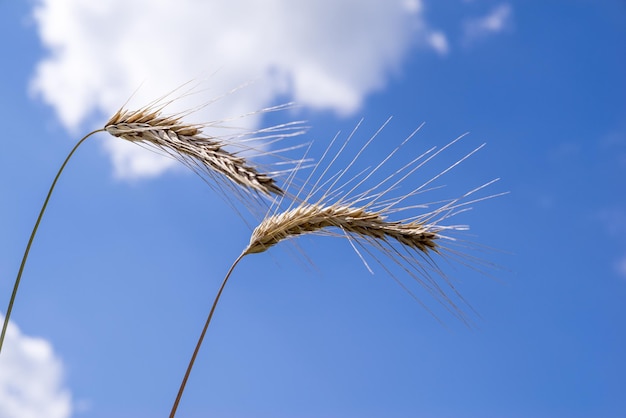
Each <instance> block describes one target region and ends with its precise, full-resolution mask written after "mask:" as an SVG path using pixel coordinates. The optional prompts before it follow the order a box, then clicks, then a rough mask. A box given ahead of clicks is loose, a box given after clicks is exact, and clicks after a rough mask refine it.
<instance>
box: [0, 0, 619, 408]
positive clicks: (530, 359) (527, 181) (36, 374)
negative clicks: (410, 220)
mask: <svg viewBox="0 0 626 418" xmlns="http://www.w3.org/2000/svg"><path fill="white" fill-rule="evenodd" d="M83 3H84V2H80V1H78V0H73V1H66V2H63V3H61V2H54V1H43V0H42V1H30V2H7V1H5V2H0V16H1V17H0V19H1V23H2V24H1V25H0V31H1V32H0V35H1V37H2V39H3V42H2V43H1V44H0V45H1V48H2V51H1V52H2V56H3V57H5V60H4V63H5V64H4V65H3V69H2V74H3V77H2V79H1V81H0V107H1V114H2V115H3V121H4V123H3V125H4V136H3V138H4V140H3V151H2V152H1V153H0V170H1V173H0V196H2V204H0V231H2V232H1V234H0V236H1V237H2V238H1V239H0V246H1V249H0V296H1V297H2V299H3V301H2V304H3V305H1V307H0V309H2V310H3V311H4V309H5V306H6V305H5V304H6V303H8V299H9V295H10V292H11V289H12V286H13V280H14V277H15V274H16V273H17V269H18V267H19V263H20V260H21V256H22V252H23V250H24V247H25V245H26V242H27V239H28V235H29V234H30V231H31V229H32V226H33V223H34V221H35V218H36V216H37V213H38V211H39V208H40V205H41V203H42V201H43V199H44V197H45V194H46V192H47V189H48V187H49V185H50V183H51V181H52V179H53V177H54V174H55V173H56V170H57V169H58V168H59V166H60V164H61V163H62V161H63V159H64V158H65V156H66V155H67V153H68V152H69V150H70V149H71V147H72V145H73V144H74V143H75V142H76V141H77V140H78V139H79V138H80V137H81V136H82V134H84V133H86V132H88V131H89V130H91V129H93V128H94V127H99V126H101V124H102V123H103V122H104V121H106V120H107V119H108V117H109V116H110V114H111V112H114V111H115V110H116V109H117V108H118V107H119V106H120V105H121V104H122V103H124V102H125V101H126V99H127V98H128V97H129V96H130V95H131V94H132V92H133V91H135V90H136V89H137V87H139V86H140V85H142V83H144V84H143V85H142V88H141V89H140V92H139V93H138V95H137V96H136V97H135V99H134V101H133V103H135V104H139V105H141V104H142V101H143V103H145V100H147V99H145V98H155V97H158V96H160V95H162V94H164V93H167V92H168V91H169V90H170V89H171V88H173V87H176V86H177V85H180V84H182V83H184V82H186V81H188V80H189V79H192V78H197V77H198V76H199V75H200V76H203V75H206V74H209V76H208V77H206V78H207V79H206V81H205V82H204V84H203V87H205V86H208V90H207V91H206V96H204V95H197V96H198V97H196V99H197V100H200V101H208V100H211V99H212V98H214V97H216V96H219V95H221V94H222V93H224V92H227V91H229V90H230V89H232V88H235V87H237V86H239V85H241V84H243V83H246V82H248V81H250V80H255V82H254V83H253V84H252V85H251V86H249V87H246V88H244V89H242V90H240V91H238V92H236V93H235V94H232V95H228V96H227V97H226V98H224V99H223V100H220V101H218V102H216V103H215V104H214V105H212V106H210V108H209V109H208V110H206V111H205V112H204V113H203V112H200V113H199V114H197V115H195V116H196V117H199V118H201V119H202V120H209V121H210V120H214V119H221V118H226V117H229V116H237V115H240V114H243V113H246V112H248V111H250V110H256V109H260V108H262V107H265V106H268V105H272V104H276V103H281V102H284V101H291V100H293V101H295V102H296V103H297V104H298V106H299V107H298V110H295V111H289V112H285V113H282V114H279V115H272V116H271V117H270V118H262V117H257V116H253V117H251V118H247V119H244V120H241V121H239V122H238V123H240V124H241V125H242V126H243V127H260V126H264V125H266V124H269V123H277V122H288V121H290V120H295V119H306V120H307V125H309V126H310V127H311V128H310V130H309V132H308V133H307V134H306V135H305V136H304V137H302V138H299V139H298V140H297V141H300V140H301V141H309V140H312V139H314V140H315V145H314V146H313V148H312V151H311V153H312V155H313V156H314V157H315V156H319V155H321V152H322V151H323V149H324V148H325V147H326V145H327V144H328V142H330V140H331V139H332V138H333V136H334V135H335V134H336V133H337V132H338V131H341V132H343V133H344V134H347V132H349V131H351V130H352V128H353V127H354V126H355V125H356V124H357V122H358V121H359V120H360V119H361V118H364V123H363V126H362V127H361V128H360V129H359V131H358V135H357V137H359V138H360V140H362V141H364V140H367V138H368V137H369V136H370V135H371V134H372V133H373V132H374V131H375V130H376V129H377V128H378V127H379V126H380V125H381V124H382V123H383V122H384V121H385V120H386V119H387V118H388V117H389V116H393V120H392V122H391V123H390V125H389V126H387V127H386V128H385V130H384V135H383V136H382V137H381V138H380V139H379V140H377V141H376V142H375V143H374V147H375V148H373V154H378V156H380V157H381V158H382V156H384V155H385V153H387V152H388V151H389V149H391V148H393V147H394V146H395V145H397V144H398V143H399V142H400V141H402V140H403V139H404V138H405V137H406V136H407V135H408V134H409V133H410V132H411V131H412V130H413V129H415V128H416V127H417V126H419V125H420V124H421V123H422V122H425V123H426V124H425V126H424V127H423V128H422V129H421V130H420V132H419V133H418V134H417V136H416V138H415V139H414V140H412V141H411V142H410V144H409V146H408V147H407V148H405V152H406V153H407V154H406V156H407V157H410V156H413V155H418V154H419V153H421V152H423V151H424V150H425V149H426V148H428V147H430V146H432V145H438V146H443V145H445V144H447V143H448V142H449V141H451V140H452V139H454V138H456V137H457V136H459V135H461V134H463V133H465V132H469V133H470V134H469V135H468V136H467V137H466V138H464V139H463V141H462V143H461V144H460V145H459V149H458V151H455V152H456V153H457V154H454V153H452V154H450V155H442V156H441V164H443V165H445V164H449V163H452V162H453V161H454V158H455V156H456V157H458V153H460V154H463V152H468V151H469V150H471V149H473V148H474V147H476V146H478V145H480V144H482V143H483V142H486V143H487V146H486V147H485V148H484V149H482V150H481V151H480V152H478V153H477V154H476V155H474V156H472V158H471V159H470V160H469V161H467V162H466V163H464V164H463V165H461V166H459V167H457V168H455V169H454V170H453V171H452V172H451V173H449V174H448V176H447V177H446V179H445V182H444V183H445V184H447V185H448V187H447V188H446V191H448V190H450V192H451V193H454V192H455V191H457V192H459V191H460V192H462V191H465V190H468V189H469V188H471V187H473V186H477V185H479V184H482V183H484V182H486V181H488V180H490V179H492V178H495V177H499V178H501V180H500V182H499V183H497V184H496V185H495V186H494V187H493V188H492V189H491V190H492V192H493V193H498V192H501V191H509V192H510V193H509V194H508V195H506V196H504V197H498V198H496V199H492V200H489V201H486V202H482V203H479V204H476V205H474V209H473V210H472V211H471V212H468V213H465V214H462V215H460V216H459V222H462V223H467V224H469V225H470V226H471V234H472V241H475V242H476V243H478V244H480V245H486V246H488V247H489V248H491V249H492V250H488V251H476V250H473V249H469V250H468V251H469V252H470V254H471V255H475V256H479V257H481V258H483V259H485V260H487V261H489V262H492V263H493V264H494V265H496V266H497V267H494V268H493V269H490V270H489V271H488V275H484V274H480V273H478V272H476V271H474V270H472V269H471V268H467V267H465V266H462V265H458V264H454V263H447V262H446V261H445V260H440V264H441V265H442V268H444V270H445V271H446V273H447V274H449V275H450V276H452V277H453V278H454V279H455V280H457V284H458V288H459V289H460V291H461V292H462V294H463V296H464V297H465V298H466V299H467V300H468V301H469V302H470V303H471V305H472V307H473V308H474V309H475V310H476V312H477V314H474V313H472V312H471V310H469V314H470V316H471V317H472V321H473V327H471V328H468V327H467V326H466V325H465V324H463V323H461V322H460V321H458V320H456V319H455V318H454V317H452V316H451V315H449V314H446V312H445V310H444V309H442V308H441V307H438V306H437V304H436V303H432V301H431V300H429V299H428V298H427V297H426V295H424V294H422V296H423V299H424V301H425V302H427V304H428V305H429V306H431V307H432V308H433V310H435V312H436V313H437V314H438V316H439V317H440V318H441V320H442V322H443V325H442V324H440V323H439V322H437V321H436V320H434V319H433V318H432V317H431V316H430V315H429V314H428V313H427V312H426V311H425V310H424V309H423V308H422V307H421V306H420V305H419V304H418V303H416V302H415V301H414V300H413V299H412V298H411V297H410V296H409V295H407V294H406V293H405V292H404V291H403V290H402V289H401V288H400V287H398V286H397V285H396V284H395V283H394V281H393V279H391V278H390V277H388V275H386V274H385V272H384V271H382V270H381V269H377V270H376V271H375V274H374V275H371V274H369V272H368V271H367V269H366V268H365V267H364V266H363V264H362V263H361V262H360V260H359V258H358V256H357V255H355V254H354V252H353V250H352V248H351V247H350V245H349V243H348V242H347V241H346V240H341V239H337V238H331V237H317V236H315V237H308V238H304V239H301V240H299V241H298V245H299V246H300V247H301V248H302V250H303V251H304V252H305V253H306V256H307V257H308V258H310V259H311V260H312V261H313V262H314V267H311V266H310V265H308V264H307V263H306V262H304V261H303V259H302V257H300V256H298V252H297V251H293V249H294V247H293V246H290V245H289V244H286V245H283V246H278V247H276V248H273V249H271V250H270V251H268V252H267V253H265V254H261V255H255V256H250V257H248V258H246V259H244V260H243V262H242V263H240V264H239V266H238V267H237V269H236V270H235V272H234V274H233V277H232V279H231V281H230V282H229V285H228V287H227V289H226V291H225V293H224V296H223V299H222V301H221V302H220V305H219V306H218V309H217V312H216V315H215V317H214V322H213V323H212V325H211V328H210V329H209V332H208V334H207V339H206V340H205V345H204V346H203V349H202V351H201V353H200V356H199V358H198V361H197V363H196V366H195V369H194V371H193V374H192V376H191V378H190V380H189V383H188V386H187V391H186V393H185V396H184V397H183V400H182V403H181V406H180V409H179V415H178V416H181V417H200V416H219V417H322V416H323V417H433V418H440V417H592V416H593V417H622V416H624V415H625V414H626V399H625V398H624V396H623V388H624V387H626V377H625V376H626V359H625V358H624V354H623V353H624V350H625V349H626V322H625V318H626V304H625V303H624V300H625V298H626V198H625V197H624V196H626V193H625V192H626V100H625V99H624V98H625V97H626V78H625V77H624V74H626V55H625V54H624V50H623V48H624V47H623V46H624V44H626V25H624V21H625V19H626V5H625V4H624V2H622V1H611V0H606V1H603V2H594V1H582V0H576V1H552V2H541V1H534V2H533V1H529V2H505V1H488V0H474V1H469V0H468V1H460V0H458V1H457V0H455V1H453V0H446V1H439V2H434V1H428V0H424V1H421V2H420V1H403V2H382V1H381V2H365V3H363V2H352V1H342V2H307V1H303V2H300V3H299V4H298V6H294V5H291V6H289V4H291V3H285V2H281V1H277V2H274V3H271V5H270V6H267V7H263V8H257V6H255V4H256V3H254V2H249V1H244V0H239V1H237V2H231V3H230V5H229V6H225V5H224V4H220V3H217V2H206V3H202V4H201V3H198V2H195V1H192V0H187V1H179V2H176V4H177V6H176V7H172V4H170V3H173V2H165V1H164V2H157V3H155V2H150V4H152V5H153V6H154V7H151V8H149V10H148V9H146V7H145V4H146V2H145V1H136V2H130V3H129V2H124V3H122V2H121V1H113V0H112V1H109V2H106V3H103V4H102V5H100V6H89V7H88V6H86V5H85V4H83ZM122 5H123V7H122ZM357 5H358V6H357ZM90 7H91V8H90ZM120 10H124V13H121V12H120ZM242 10H246V11H248V12H247V13H242V12H241V11H242ZM185 105H186V106H192V105H195V104H194V103H191V104H189V103H187V104H185ZM294 141H295V140H294ZM127 145H129V144H124V143H123V141H121V140H119V139H117V138H113V137H110V136H107V135H105V134H99V135H98V137H97V138H94V139H93V140H91V141H88V142H87V143H85V144H84V145H83V146H82V147H81V149H79V151H78V152H77V154H76V156H75V157H74V159H73V160H72V161H71V162H70V164H69V166H68V168H67V171H66V172H65V173H64V175H63V177H62V178H61V181H60V183H59V185H58V188H57V191H56V192H55V194H54V196H53V198H52V201H51V203H50V206H49V209H48V212H47V213H46V216H45V218H44V220H43V222H42V225H41V228H40V231H39V235H38V236H37V239H36V241H35V244H34V246H33V248H32V251H31V255H30V259H29V262H28V264H27V266H26V270H25V272H24V277H23V283H22V285H21V287H20V292H19V294H18V297H17V300H16V305H15V308H14V312H13V316H12V323H13V326H12V328H11V334H10V335H11V338H10V339H9V340H8V341H7V345H6V346H5V348H4V349H3V352H2V354H1V355H0V416H2V417H15V416H19V417H27V416H38V417H42V416H46V417H68V416H73V417H94V418H95V417H111V416H115V417H151V416H163V415H165V414H167V413H168V412H169V409H170V407H171V403H172V401H173V398H174V396H175V394H176V391H177V389H178V385H179V383H180V379H181V378H182V374H183V372H184V369H185V367H186V363H187V361H188V359H189V356H190V355H191V351H192V349H193V346H194V344H195V341H196V338H197V336H198V334H199V332H200V330H201V327H202V324H203V323H204V319H205V316H206V314H207V313H208V309H209V307H210V304H211V302H212V299H213V297H214V295H215V292H216V291H217V288H218V286H219V283H220V282H221V280H222V278H223V275H224V274H225V273H226V271H227V269H228V267H229V265H230V263H231V262H232V261H234V259H235V258H236V256H237V255H239V253H240V252H241V250H242V249H243V248H244V247H245V246H246V245H247V243H248V239H249V236H250V229H249V227H248V226H246V224H245V222H243V220H242V219H241V217H239V216H238V215H236V214H235V213H233V211H232V210H231V209H230V207H229V206H228V204H226V203H225V202H224V201H223V200H222V199H221V198H220V196H219V195H218V194H216V193H215V192H213V190H211V188H209V187H207V186H206V184H204V183H203V182H202V181H201V180H200V179H199V178H198V177H196V176H194V175H193V174H191V173H188V172H187V171H186V170H185V169H181V168H180V167H178V166H176V165H172V164H171V163H167V162H164V161H163V160H157V159H154V158H152V157H151V156H149V155H146V154H145V153H139V151H138V150H139V147H135V146H132V144H130V146H127ZM418 179H419V176H418ZM424 198H428V197H427V196H426V195H425V196H424ZM396 276H397V277H401V278H402V279H407V278H406V277H402V275H401V272H397V275H396ZM409 281H410V279H409ZM412 290H414V291H416V292H419V287H418V286H417V285H415V284H414V285H413V287H412ZM35 382H38V383H37V384H35ZM28 414H31V415H28Z"/></svg>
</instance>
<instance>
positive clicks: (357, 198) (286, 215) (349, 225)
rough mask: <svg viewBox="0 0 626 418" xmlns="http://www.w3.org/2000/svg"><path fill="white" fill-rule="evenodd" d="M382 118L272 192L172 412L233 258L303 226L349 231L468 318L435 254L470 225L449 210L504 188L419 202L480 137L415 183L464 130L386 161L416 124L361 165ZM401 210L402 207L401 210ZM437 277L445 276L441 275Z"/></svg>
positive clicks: (355, 244) (308, 230) (311, 230)
mask: <svg viewBox="0 0 626 418" xmlns="http://www.w3.org/2000/svg"><path fill="white" fill-rule="evenodd" d="M387 123H389V120H388V121H387V122H386V123H385V124H383V126H382V127H381V128H380V129H379V130H378V131H377V132H376V133H375V134H374V135H373V136H371V137H370V138H369V140H368V141H367V142H366V143H365V144H364V145H363V146H362V147H360V148H359V149H358V150H357V151H356V153H355V156H354V157H353V158H352V159H348V160H347V161H343V160H342V158H341V155H342V154H343V153H344V152H345V151H346V149H347V147H348V144H349V143H350V142H351V140H352V138H353V137H354V135H355V134H356V132H357V129H358V128H359V126H357V128H355V130H354V131H353V132H352V133H351V134H350V135H349V136H348V138H347V139H346V140H345V141H344V142H342V143H338V142H337V139H338V137H335V139H333V141H332V142H331V144H330V145H329V146H328V148H327V149H326V151H325V152H324V154H323V155H322V157H321V158H320V159H319V162H318V163H317V164H316V165H315V166H314V167H313V168H312V170H311V172H310V174H309V175H308V176H307V177H306V180H305V182H304V185H303V186H296V190H293V191H287V193H286V194H285V195H284V196H280V197H277V198H276V200H275V202H274V204H273V207H272V208H270V210H269V211H268V214H267V216H266V217H265V219H264V220H263V221H262V222H261V223H260V224H259V225H258V226H257V227H256V228H255V229H254V231H253V232H252V235H251V237H250V242H249V244H248V246H247V247H246V248H245V249H244V251H243V252H242V253H241V254H240V255H239V257H237V259H236V260H235V262H234V263H233V264H232V266H231V267H230V269H229V270H228V273H227V274H226V277H225V278H224V280H223V282H222V284H221V286H220V288H219V291H218V293H217V296H216V297H215V299H214V301H213V305H212V306H211V310H210V312H209V315H208V317H207V319H206V322H205V324H204V328H203V330H202V332H201V334H200V338H199V339H198V342H197V344H196V347H195V350H194V352H193V355H192V357H191V360H190V362H189V364H188V366H187V371H186V373H185V375H184V378H183V381H182V383H181V385H180V388H179V391H178V394H177V396H176V399H175V401H174V405H173V407H172V410H171V413H170V418H173V417H174V416H175V414H176V409H177V408H178V404H179V402H180V400H181V397H182V394H183V392H184V388H185V385H186V383H187V379H188V377H189V375H190V373H191V370H192V368H193V364H194V362H195V359H196V356H197V354H198V352H199V350H200V347H201V345H202V341H203V339H204V336H205V334H206V331H207V329H208V327H209V324H210V322H211V319H212V317H213V313H214V312H215V308H216V306H217V303H218V301H219V299H220V297H221V295H222V292H223V290H224V287H225V286H226V283H227V281H228V280H229V278H230V276H231V274H232V272H233V270H234V268H235V266H236V265H237V264H238V263H239V262H240V261H241V260H242V259H243V258H244V257H245V256H246V255H248V254H256V253H262V252H265V251H267V250H269V249H270V248H272V247H273V246H275V245H277V244H279V243H280V242H282V241H284V240H288V239H293V238H296V237H299V236H301V235H305V234H317V235H330V236H335V237H337V236H338V237H343V238H347V239H348V240H349V242H350V243H351V244H352V248H353V249H354V250H355V251H356V253H357V254H358V256H359V257H360V258H361V260H362V261H363V262H364V263H365V266H366V267H367V268H368V269H370V268H369V266H368V265H367V262H366V260H365V257H364V256H363V255H362V254H361V252H360V251H359V248H360V249H361V251H363V252H365V253H367V254H368V255H370V256H372V257H373V258H374V259H375V260H376V261H377V262H378V263H379V264H380V265H381V267H382V268H383V270H385V271H386V272H387V273H388V274H389V275H390V276H391V277H393V278H394V280H396V282H397V283H398V284H400V286H401V287H402V288H404V289H405V290H406V291H407V292H408V293H409V294H411V296H413V297H414V298H415V299H416V300H417V301H418V302H419V303H420V304H421V305H422V306H424V308H426V309H427V310H428V311H429V312H431V314H433V316H435V315H434V313H433V312H432V311H431V310H430V309H429V308H428V307H427V305H425V304H424V303H423V302H422V301H421V300H420V299H419V298H418V297H417V296H416V295H415V294H414V293H413V292H412V291H411V290H410V289H409V287H408V286H407V285H405V284H404V283H403V282H401V281H400V280H398V279H396V277H395V276H394V274H393V273H392V269H391V268H390V266H388V265H387V263H385V259H386V260H387V261H391V263H393V264H397V265H399V266H400V267H401V270H402V271H404V272H405V273H408V275H409V276H410V277H411V278H413V279H414V280H416V281H417V283H418V284H419V285H420V286H421V287H422V288H424V289H425V290H426V292H427V293H428V294H430V295H431V296H433V297H434V298H435V299H436V300H437V301H438V302H440V303H441V304H442V305H444V307H445V308H446V309H447V310H449V311H450V312H451V313H452V314H453V315H454V316H456V317H458V318H459V319H461V320H462V321H466V317H465V314H464V312H463V310H462V309H461V307H460V306H459V304H458V303H457V302H455V299H460V300H462V301H463V298H462V297H461V295H460V294H459V292H458V291H457V290H456V289H455V287H454V285H453V283H452V282H451V281H450V280H449V279H448V278H447V277H446V276H445V274H444V273H443V272H442V271H441V270H440V269H439V268H438V267H437V264H436V257H440V256H443V257H445V255H446V251H447V249H448V245H449V243H450V242H454V241H455V238H454V236H453V235H454V232H458V231H464V230H466V229H467V227H466V226H464V225H456V224H450V223H449V222H448V220H449V219H450V218H452V217H454V216H456V215H458V214H459V213H462V212H464V211H465V210H467V209H468V207H469V206H470V205H472V204H473V203H477V202H479V201H482V200H486V199H491V198H494V197H496V196H500V195H501V194H504V193H498V194H491V195H482V196H480V195H479V194H480V192H482V191H483V190H484V189H485V188H487V187H488V186H491V185H492V184H493V183H495V182H496V181H497V180H492V181H489V182H487V183H485V184H483V185H481V186H479V187H476V188H473V189H471V190H470V191H469V192H466V193H463V194H462V195H461V196H459V197H456V198H452V199H446V200H439V201H437V202H432V203H425V202H419V203H416V202H415V198H417V197H418V196H421V195H422V194H423V193H426V192H430V191H433V190H434V189H437V188H439V187H440V186H438V185H437V184H436V182H437V181H438V180H439V179H441V178H442V177H443V176H444V175H445V174H446V173H448V172H449V171H451V170H452V169H453V168H455V167H457V166H458V165H459V164H461V163H462V162H463V161H465V160H466V159H468V158H469V157H470V156H472V155H473V154H474V153H476V152H477V151H478V150H480V149H481V148H482V147H483V145H480V146H478V147H477V148H475V149H473V150H472V151H470V152H468V153H466V154H464V155H463V156H462V157H460V158H459V159H457V160H455V161H454V162H453V163H452V164H446V165H444V167H443V168H442V169H439V170H435V171H434V172H433V173H434V174H432V173H431V174H429V175H427V176H426V177H425V178H426V180H422V181H421V183H418V184H420V186H418V187H412V186H411V184H412V183H413V179H414V178H413V177H414V176H415V175H416V173H417V174H419V172H421V171H423V170H426V172H428V170H427V165H428V164H429V163H431V162H432V161H433V160H434V159H435V157H437V156H439V155H440V154H442V153H443V152H444V151H446V150H448V149H449V148H451V147H452V145H454V144H455V143H457V142H458V141H459V140H460V139H461V138H462V137H463V136H461V137H459V138H457V139H455V140H453V141H452V142H450V143H448V144H447V145H445V146H444V147H442V148H440V149H437V148H435V147H432V148H430V149H428V150H426V151H425V152H423V153H421V154H419V155H417V156H416V157H415V158H413V159H410V160H409V161H408V162H405V163H401V164H399V167H398V165H397V163H395V164H396V167H398V168H393V167H392V168H391V170H389V169H388V168H389V166H390V165H393V164H394V157H398V154H400V153H399V152H398V151H399V150H400V149H401V148H402V147H404V146H405V145H406V144H407V143H408V142H409V141H410V140H411V139H412V138H413V137H414V136H415V134H416V133H417V132H418V130H419V129H420V128H421V126H420V128H418V129H416V130H415V131H414V132H413V133H411V135H409V136H408V137H407V138H406V139H405V140H404V141H403V142H402V143H401V144H400V145H398V146H397V147H396V148H395V149H393V150H392V151H391V152H390V153H389V154H388V155H387V156H386V157H385V158H383V159H382V160H381V161H380V162H379V163H378V164H377V165H375V166H374V168H370V166H366V167H365V168H364V169H360V168H358V167H357V166H358V164H357V162H358V161H357V160H359V159H362V158H363V157H364V154H365V151H366V149H367V148H368V146H369V145H370V144H371V143H372V142H373V140H374V139H375V138H377V137H378V136H379V135H380V134H381V131H382V129H383V128H384V127H385V126H386V125H387ZM336 144H337V145H336ZM327 160H330V161H327ZM335 166H340V167H341V168H339V169H337V170H336V171H335V173H334V174H329V173H332V171H333V169H334V168H335ZM420 169H423V170H420ZM294 177H295V172H294V173H292V176H291V180H292V179H293V178H294ZM288 184H289V185H290V186H292V185H293V184H295V183H294V182H292V181H289V182H288ZM289 188H293V187H288V189H289ZM285 196H287V197H288V198H289V200H287V199H286V198H285ZM415 212H418V213H415ZM398 214H403V215H402V216H401V217H398ZM407 214H408V215H407ZM376 253H379V254H382V256H383V257H378V256H377V254H376ZM370 271H371V269H370ZM437 277H440V278H441V279H442V280H438V279H437ZM435 317H436V316H435Z"/></svg>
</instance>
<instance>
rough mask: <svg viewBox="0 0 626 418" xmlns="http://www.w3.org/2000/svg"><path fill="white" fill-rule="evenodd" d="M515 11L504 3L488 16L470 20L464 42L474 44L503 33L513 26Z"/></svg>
mask: <svg viewBox="0 0 626 418" xmlns="http://www.w3.org/2000/svg"><path fill="white" fill-rule="evenodd" d="M512 18H513V9H512V7H511V5H509V4H507V3H504V4H500V5H499V6H496V7H495V8H494V9H493V10H491V12H489V13H488V14H487V15H486V16H484V17H480V18H476V19H469V20H466V21H465V25H464V28H463V29H464V31H463V32H464V42H465V43H466V44H470V43H473V42H475V41H477V40H479V39H483V38H485V37H487V36H490V35H494V34H497V33H501V32H503V31H505V30H507V29H509V28H511V26H512Z"/></svg>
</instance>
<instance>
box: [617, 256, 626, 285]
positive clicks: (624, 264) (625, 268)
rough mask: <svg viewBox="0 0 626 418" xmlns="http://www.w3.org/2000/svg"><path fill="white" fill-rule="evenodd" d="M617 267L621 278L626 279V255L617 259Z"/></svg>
mask: <svg viewBox="0 0 626 418" xmlns="http://www.w3.org/2000/svg"><path fill="white" fill-rule="evenodd" d="M615 269H616V271H617V274H619V276H620V277H621V278H623V279H626V255H624V256H623V257H622V258H621V259H620V260H618V261H617V263H616V264H615Z"/></svg>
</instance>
